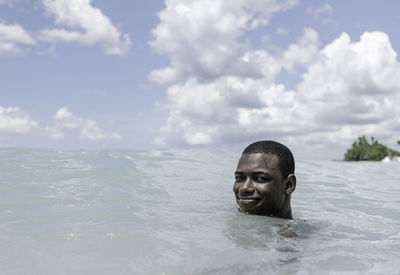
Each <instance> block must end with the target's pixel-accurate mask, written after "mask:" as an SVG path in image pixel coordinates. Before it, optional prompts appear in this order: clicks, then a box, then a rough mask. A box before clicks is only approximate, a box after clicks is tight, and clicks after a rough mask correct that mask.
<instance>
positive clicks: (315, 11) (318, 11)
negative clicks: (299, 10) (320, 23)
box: [307, 3, 333, 17]
mask: <svg viewBox="0 0 400 275" xmlns="http://www.w3.org/2000/svg"><path fill="white" fill-rule="evenodd" d="M332 12H333V8H332V6H331V5H329V4H328V3H325V4H324V5H322V6H321V7H319V8H313V7H308V8H307V13H308V14H311V15H312V16H314V17H317V16H321V15H324V14H328V13H332Z"/></svg>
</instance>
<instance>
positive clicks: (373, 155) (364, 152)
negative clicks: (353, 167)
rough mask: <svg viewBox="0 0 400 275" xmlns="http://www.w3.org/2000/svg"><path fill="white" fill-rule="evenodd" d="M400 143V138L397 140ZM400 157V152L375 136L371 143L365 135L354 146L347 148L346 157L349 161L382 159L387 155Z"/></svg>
mask: <svg viewBox="0 0 400 275" xmlns="http://www.w3.org/2000/svg"><path fill="white" fill-rule="evenodd" d="M397 144H399V145H400V140H399V141H398V142H397ZM387 156H388V157H389V158H392V157H399V156H400V152H398V151H395V150H393V149H390V148H388V147H387V146H385V145H383V144H380V143H379V142H378V141H377V140H376V139H375V138H374V137H371V143H369V142H368V140H367V138H366V137H365V136H362V137H359V138H358V141H356V142H354V143H353V145H352V147H351V148H350V149H348V150H347V152H346V154H345V155H344V159H345V160H347V161H362V160H372V161H381V160H383V159H384V158H385V157H387Z"/></svg>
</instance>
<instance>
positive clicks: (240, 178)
mask: <svg viewBox="0 0 400 275" xmlns="http://www.w3.org/2000/svg"><path fill="white" fill-rule="evenodd" d="M235 181H237V182H241V181H244V177H243V176H235Z"/></svg>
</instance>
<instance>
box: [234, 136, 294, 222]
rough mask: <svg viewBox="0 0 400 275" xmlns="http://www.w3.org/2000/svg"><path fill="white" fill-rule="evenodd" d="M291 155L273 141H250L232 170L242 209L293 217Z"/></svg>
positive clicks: (292, 163) (253, 212)
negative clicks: (234, 169) (233, 170)
mask: <svg viewBox="0 0 400 275" xmlns="http://www.w3.org/2000/svg"><path fill="white" fill-rule="evenodd" d="M294 168H295V163H294V157H293V154H292V152H291V151H290V150H289V148H287V147H286V146H285V145H283V144H281V143H278V142H276V141H272V140H266V141H258V142H254V143H252V144H250V145H249V146H247V147H246V149H245V150H244V151H243V153H242V156H241V158H240V160H239V163H238V165H237V168H236V171H235V183H234V185H233V192H234V193H235V196H236V202H237V203H238V205H239V207H240V209H241V210H242V211H243V212H246V213H249V214H255V215H267V216H273V217H278V218H283V219H292V218H293V217H292V208H291V205H290V198H291V194H292V193H293V192H294V190H295V189H296V176H295V175H294Z"/></svg>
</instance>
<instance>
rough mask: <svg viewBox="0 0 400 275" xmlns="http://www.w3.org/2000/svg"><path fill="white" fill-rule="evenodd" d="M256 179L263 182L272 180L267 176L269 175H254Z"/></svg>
mask: <svg viewBox="0 0 400 275" xmlns="http://www.w3.org/2000/svg"><path fill="white" fill-rule="evenodd" d="M254 181H256V182H259V183H263V182H267V181H270V179H269V178H267V177H259V176H258V177H254Z"/></svg>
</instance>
